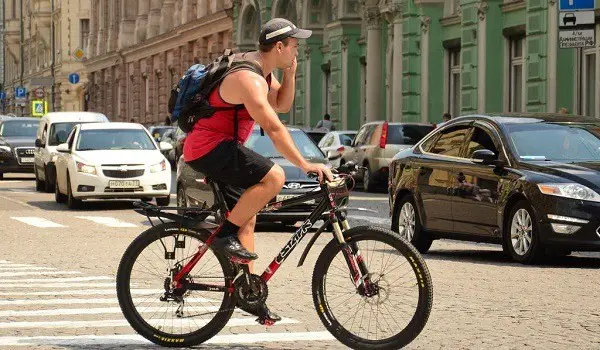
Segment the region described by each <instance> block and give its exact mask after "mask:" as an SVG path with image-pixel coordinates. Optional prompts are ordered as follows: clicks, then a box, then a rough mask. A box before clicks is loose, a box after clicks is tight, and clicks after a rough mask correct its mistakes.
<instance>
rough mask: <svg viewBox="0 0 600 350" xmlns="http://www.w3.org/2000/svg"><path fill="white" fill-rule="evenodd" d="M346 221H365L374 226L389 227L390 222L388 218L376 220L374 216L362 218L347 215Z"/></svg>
mask: <svg viewBox="0 0 600 350" xmlns="http://www.w3.org/2000/svg"><path fill="white" fill-rule="evenodd" d="M348 219H351V220H352V219H353V220H365V221H369V222H371V223H374V224H381V225H390V224H391V223H392V221H391V220H390V219H388V218H378V217H376V216H363V215H348Z"/></svg>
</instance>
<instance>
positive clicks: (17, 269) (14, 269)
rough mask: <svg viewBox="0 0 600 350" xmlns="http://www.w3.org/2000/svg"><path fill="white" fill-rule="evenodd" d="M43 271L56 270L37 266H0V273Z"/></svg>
mask: <svg viewBox="0 0 600 350" xmlns="http://www.w3.org/2000/svg"><path fill="white" fill-rule="evenodd" d="M30 270H31V271H42V270H56V269H55V268H54V267H41V266H40V267H37V266H17V267H14V266H10V267H6V266H5V265H0V271H30Z"/></svg>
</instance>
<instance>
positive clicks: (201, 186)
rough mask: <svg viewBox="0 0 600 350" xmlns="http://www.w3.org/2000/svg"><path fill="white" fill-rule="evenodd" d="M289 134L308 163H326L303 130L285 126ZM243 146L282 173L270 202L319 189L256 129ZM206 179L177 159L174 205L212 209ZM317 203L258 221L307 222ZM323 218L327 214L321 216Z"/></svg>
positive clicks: (233, 193) (235, 194)
mask: <svg viewBox="0 0 600 350" xmlns="http://www.w3.org/2000/svg"><path fill="white" fill-rule="evenodd" d="M288 130H289V132H290V134H291V135H292V138H293V140H294V143H295V144H296V147H298V149H299V150H300V153H301V154H302V155H303V156H304V157H305V158H306V159H308V160H309V161H311V162H318V163H323V164H326V163H327V159H326V158H325V155H324V154H323V152H321V150H320V149H319V148H318V147H317V146H316V145H315V144H314V142H313V141H312V140H311V139H310V138H309V137H308V136H307V135H306V133H305V132H304V131H302V130H301V129H298V128H293V127H288ZM245 145H246V147H248V148H250V149H251V150H253V151H255V152H257V153H259V154H261V155H263V156H265V157H267V158H269V159H271V160H272V161H273V162H274V163H276V164H279V165H280V166H281V167H282V168H283V170H284V171H285V185H284V187H283V189H282V190H281V192H280V194H279V195H277V196H276V197H275V198H273V199H272V200H271V202H275V201H279V200H284V199H287V198H291V197H295V196H299V195H301V194H305V193H307V192H310V191H314V190H315V189H317V188H318V187H319V183H318V182H317V181H316V180H313V179H311V178H309V177H308V176H306V174H305V173H304V172H303V171H302V170H300V169H299V168H297V167H295V166H294V165H293V164H291V163H290V162H288V161H287V160H286V159H285V158H283V157H282V156H281V155H280V154H279V152H278V151H277V150H276V149H275V146H273V143H272V142H271V139H269V137H268V136H267V135H266V134H265V135H261V133H260V130H259V128H255V129H254V130H253V132H252V135H251V136H250V138H249V139H248V140H247V141H246V143H245ZM204 178H205V176H204V175H203V174H202V173H199V172H196V171H194V170H193V169H192V168H190V167H189V166H188V165H187V164H186V163H185V161H184V160H183V157H181V158H180V159H179V163H178V166H177V205H178V206H181V207H189V206H200V207H202V206H205V205H206V206H208V207H210V206H212V205H213V204H214V202H215V201H214V196H213V193H212V190H211V188H210V186H209V185H207V184H206V183H205V182H204ZM242 192H243V189H240V188H233V187H228V189H227V191H226V193H225V195H226V197H232V198H239V196H240V195H241V194H242ZM347 200H348V199H347V197H346V198H340V199H339V203H343V202H347ZM316 205H317V204H316V203H314V201H313V202H309V203H304V204H301V205H296V206H293V207H290V208H286V209H281V210H278V211H274V212H269V213H261V214H259V215H258V217H257V220H258V221H259V222H282V223H283V224H286V225H292V224H294V223H296V222H297V221H300V220H302V221H304V220H306V218H307V216H308V214H310V212H311V211H312V210H313V209H314V208H315V207H316ZM323 218H324V219H325V218H327V215H324V217H323Z"/></svg>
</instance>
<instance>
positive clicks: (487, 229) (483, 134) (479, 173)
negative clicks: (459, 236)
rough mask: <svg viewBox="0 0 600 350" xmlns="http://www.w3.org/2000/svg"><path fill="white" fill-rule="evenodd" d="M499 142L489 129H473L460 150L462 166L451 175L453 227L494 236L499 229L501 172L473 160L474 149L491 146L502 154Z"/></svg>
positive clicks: (459, 230) (469, 232) (456, 229)
mask: <svg viewBox="0 0 600 350" xmlns="http://www.w3.org/2000/svg"><path fill="white" fill-rule="evenodd" d="M500 147H501V146H500V142H499V140H498V138H497V137H496V136H495V133H494V132H492V131H491V129H490V128H485V127H483V126H479V125H476V126H474V127H473V128H472V129H471V132H470V133H469V136H468V138H467V141H466V142H465V145H464V147H463V150H462V152H461V158H462V160H461V161H460V162H461V164H460V167H457V168H456V170H455V171H454V172H453V174H452V177H453V178H452V181H453V194H454V198H453V202H452V216H453V217H454V230H455V231H456V232H460V233H466V234H474V235H479V236H490V237H491V236H494V235H495V234H496V233H497V231H496V230H497V228H498V216H497V207H498V184H499V181H500V179H501V174H500V172H498V170H497V169H495V167H494V166H493V165H482V164H476V163H473V162H471V161H470V159H472V158H473V152H475V151H476V150H481V149H488V150H490V151H492V152H494V153H495V154H496V156H499V155H500V152H499V151H498V149H499V148H500Z"/></svg>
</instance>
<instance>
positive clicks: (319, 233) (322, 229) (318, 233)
mask: <svg viewBox="0 0 600 350" xmlns="http://www.w3.org/2000/svg"><path fill="white" fill-rule="evenodd" d="M328 225H329V220H327V221H325V222H324V223H323V226H321V227H319V229H318V230H317V232H315V235H314V236H313V238H311V239H310V241H309V242H308V244H307V245H306V248H304V252H303V253H302V256H300V260H298V266H297V267H301V266H302V265H304V260H305V259H306V256H307V255H308V252H310V248H312V246H313V244H315V241H316V240H317V238H319V236H320V235H321V233H323V231H325V228H326V227H327V226H328Z"/></svg>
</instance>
